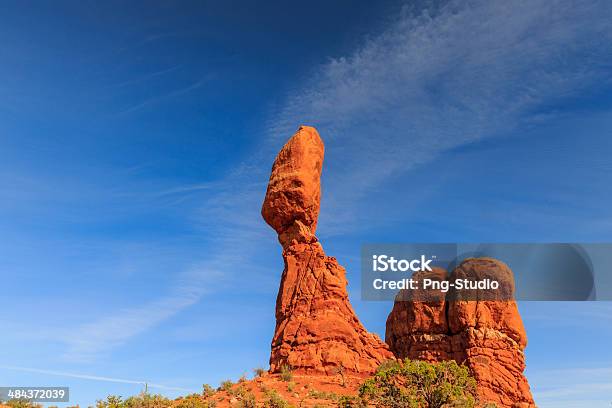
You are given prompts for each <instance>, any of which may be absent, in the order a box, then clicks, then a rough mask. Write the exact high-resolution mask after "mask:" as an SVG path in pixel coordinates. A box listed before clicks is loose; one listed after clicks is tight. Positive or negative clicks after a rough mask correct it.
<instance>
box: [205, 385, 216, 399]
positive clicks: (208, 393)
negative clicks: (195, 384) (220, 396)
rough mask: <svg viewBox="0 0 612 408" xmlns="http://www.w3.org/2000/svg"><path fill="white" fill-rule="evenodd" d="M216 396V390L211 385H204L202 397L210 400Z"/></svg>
mask: <svg viewBox="0 0 612 408" xmlns="http://www.w3.org/2000/svg"><path fill="white" fill-rule="evenodd" d="M213 395H215V389H214V388H213V387H212V386H211V385H209V384H203V385H202V396H203V397H204V398H210V397H212V396H213Z"/></svg>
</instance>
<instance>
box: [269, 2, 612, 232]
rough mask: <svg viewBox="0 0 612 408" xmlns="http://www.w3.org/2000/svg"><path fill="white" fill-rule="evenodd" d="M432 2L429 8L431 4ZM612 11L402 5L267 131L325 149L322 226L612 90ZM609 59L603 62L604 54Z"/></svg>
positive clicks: (603, 6) (292, 100) (596, 5)
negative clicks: (376, 191)
mask: <svg viewBox="0 0 612 408" xmlns="http://www.w3.org/2000/svg"><path fill="white" fill-rule="evenodd" d="M428 4H433V3H428ZM611 12H612V4H611V3H610V2H605V1H594V2H593V1H576V2H568V1H562V0H552V1H551V0H535V1H516V2H507V1H501V0H498V1H450V2H447V3H443V5H440V6H430V7H427V8H421V9H415V8H409V7H406V8H405V9H404V11H403V12H402V14H401V16H399V17H398V18H397V21H396V22H395V24H393V25H391V26H390V28H388V29H386V30H385V31H383V32H382V33H380V34H379V35H378V36H374V37H372V38H371V39H370V40H369V41H367V42H366V43H365V44H364V45H363V46H362V47H361V48H359V49H358V50H357V51H355V52H354V53H352V54H349V55H348V56H345V57H340V58H334V59H332V60H331V61H330V62H329V63H327V64H326V65H324V66H323V67H322V68H321V69H319V71H318V72H316V73H315V74H314V75H313V78H312V79H311V81H310V82H309V83H308V84H307V85H306V86H305V87H303V88H301V91H298V92H295V93H294V94H293V95H291V96H290V97H289V98H288V101H287V103H286V105H285V106H284V107H283V108H282V109H281V111H280V114H279V115H278V116H273V117H272V119H271V122H270V126H269V129H268V132H269V134H270V135H271V138H272V140H274V141H275V143H276V144H278V145H280V144H281V143H282V140H284V139H285V138H286V137H287V136H288V135H290V134H291V133H292V131H293V130H294V129H295V128H296V126H297V125H298V124H300V123H307V124H313V125H316V126H317V127H318V128H319V130H320V132H321V134H322V136H323V138H324V139H325V141H326V144H327V147H328V149H327V152H328V160H327V169H326V172H324V177H325V174H327V175H330V174H333V178H332V177H330V178H329V179H328V180H327V184H326V185H327V186H329V188H328V191H329V192H328V193H326V194H327V196H326V200H327V202H328V204H327V205H328V206H331V207H332V211H331V212H333V215H329V216H328V219H327V220H326V221H325V223H322V225H324V224H325V225H328V224H327V223H347V222H346V221H347V218H346V216H344V215H345V214H346V213H347V211H346V209H350V208H351V203H352V202H355V201H356V200H359V199H360V198H362V197H363V196H364V194H365V192H366V191H368V189H370V188H372V186H375V185H376V184H377V183H379V182H383V181H384V180H385V179H387V178H388V177H389V176H393V175H397V174H401V173H403V172H405V171H407V170H410V169H412V168H414V166H417V165H422V164H425V163H429V162H431V161H432V160H435V158H436V157H437V156H438V155H439V154H440V153H441V152H444V151H448V150H450V149H453V148H456V147H459V146H462V145H466V144H469V143H472V142H475V141H479V140H482V139H484V138H489V137H495V136H499V135H507V134H508V133H509V132H511V131H513V130H516V129H517V128H520V127H521V126H522V127H525V126H533V125H534V124H537V123H538V122H541V121H545V120H552V119H554V118H555V117H556V115H557V113H556V112H555V110H554V109H552V108H550V107H551V106H554V104H555V103H556V102H558V101H560V100H563V99H564V98H567V97H572V96H575V95H577V94H579V93H580V92H583V91H585V90H589V89H592V88H593V87H594V86H596V85H597V84H598V81H606V82H607V83H609V82H610V70H609V67H610V63H611V61H610V59H609V58H607V59H606V57H605V56H606V55H609V44H610V42H612V23H611V22H610V19H609V17H608V16H609V15H610V13H611ZM606 51H607V52H606Z"/></svg>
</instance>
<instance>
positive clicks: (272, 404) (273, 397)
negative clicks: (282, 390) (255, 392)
mask: <svg viewBox="0 0 612 408" xmlns="http://www.w3.org/2000/svg"><path fill="white" fill-rule="evenodd" d="M267 397H268V398H267V400H266V402H265V404H264V406H265V407H266V408H291V405H290V404H289V403H288V402H287V401H285V400H284V399H283V397H281V396H280V395H279V394H278V392H276V391H275V390H272V391H270V392H268V395H267Z"/></svg>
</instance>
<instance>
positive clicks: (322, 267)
mask: <svg viewBox="0 0 612 408" xmlns="http://www.w3.org/2000/svg"><path fill="white" fill-rule="evenodd" d="M323 154H324V148H323V142H322V141H321V138H320V137H319V135H318V133H317V131H316V130H315V129H314V128H312V127H307V126H302V127H300V129H299V130H298V132H297V133H296V134H295V135H294V136H293V137H292V138H291V139H290V140H289V141H288V142H287V144H286V145H285V146H284V147H283V148H282V149H281V151H280V153H279V154H278V156H277V157H276V160H275V161H274V165H273V167H272V175H271V176H270V183H269V184H268V190H267V192H266V198H265V200H264V203H263V207H262V211H261V212H262V216H263V217H264V219H265V220H266V222H267V223H268V224H269V225H270V226H271V227H272V228H274V229H275V230H276V232H277V233H278V237H279V241H280V243H281V245H282V246H283V258H284V260H285V269H284V271H283V275H282V278H281V284H280V289H279V292H278V297H277V299H276V329H275V332H274V337H273V339H272V352H271V355H270V370H271V371H272V372H278V371H279V370H280V369H281V368H282V366H283V365H288V366H289V367H291V368H292V369H293V370H294V371H297V372H305V373H325V374H334V373H335V371H336V370H337V368H338V367H344V369H345V370H347V371H349V372H353V373H371V372H373V371H374V370H375V369H376V368H377V367H378V365H379V364H380V363H381V362H383V361H385V360H388V359H391V358H393V354H392V353H391V352H390V351H389V349H388V347H387V345H386V344H385V343H383V342H382V341H381V340H380V339H379V338H378V336H376V335H374V334H371V333H368V332H367V331H366V329H365V328H364V327H363V326H362V325H361V323H360V322H359V320H358V319H357V316H356V315H355V312H354V311H353V308H352V307H351V305H350V303H349V300H348V295H347V292H346V284H347V281H346V277H345V270H344V268H343V267H342V266H340V265H339V264H338V262H337V261H336V259H335V258H333V257H328V256H326V255H325V252H324V251H323V247H322V246H321V244H320V243H319V242H318V239H317V237H316V236H315V235H314V233H315V230H316V226H317V218H318V215H319V205H320V176H321V167H322V163H323Z"/></svg>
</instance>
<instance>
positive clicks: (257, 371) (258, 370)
mask: <svg viewBox="0 0 612 408" xmlns="http://www.w3.org/2000/svg"><path fill="white" fill-rule="evenodd" d="M265 373H266V370H264V369H263V368H261V367H257V368H256V369H254V370H253V374H255V377H261V376H263V375H264V374H265Z"/></svg>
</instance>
